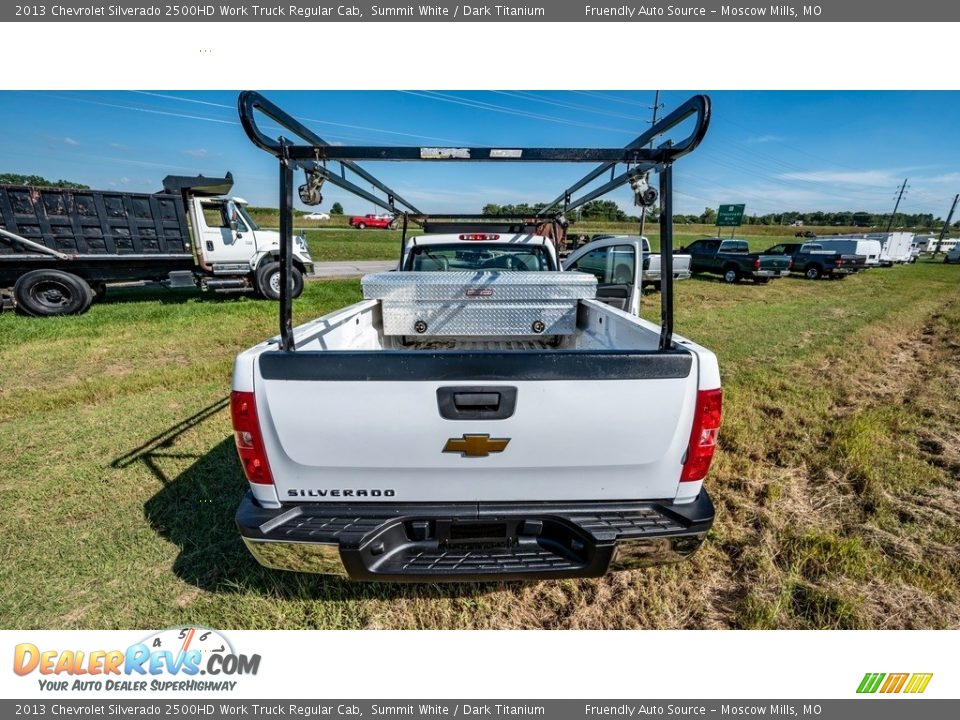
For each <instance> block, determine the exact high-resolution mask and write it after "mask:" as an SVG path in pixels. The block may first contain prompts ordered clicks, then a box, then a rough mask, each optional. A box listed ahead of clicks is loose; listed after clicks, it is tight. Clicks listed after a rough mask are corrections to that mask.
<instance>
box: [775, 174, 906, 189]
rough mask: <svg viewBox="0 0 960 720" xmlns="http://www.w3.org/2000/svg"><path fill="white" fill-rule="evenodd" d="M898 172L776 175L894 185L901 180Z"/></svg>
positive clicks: (845, 182) (846, 183) (856, 183)
mask: <svg viewBox="0 0 960 720" xmlns="http://www.w3.org/2000/svg"><path fill="white" fill-rule="evenodd" d="M900 172H901V171H896V170H807V171H803V172H790V173H783V174H781V175H778V176H777V177H779V178H781V179H783V180H801V181H806V182H822V183H838V184H842V185H869V186H872V187H882V186H886V185H891V186H896V185H899V184H900V183H901V182H903V177H901V175H900Z"/></svg>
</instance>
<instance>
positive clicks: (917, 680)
mask: <svg viewBox="0 0 960 720" xmlns="http://www.w3.org/2000/svg"><path fill="white" fill-rule="evenodd" d="M931 678H933V673H889V674H887V673H866V674H865V675H864V676H863V680H861V681H860V685H859V686H858V687H857V693H860V694H866V695H870V694H873V693H881V694H887V695H889V694H892V693H909V694H914V695H916V694H919V693H922V692H923V691H924V690H926V689H927V685H929V684H930V680H931Z"/></svg>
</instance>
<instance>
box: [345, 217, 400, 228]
mask: <svg viewBox="0 0 960 720" xmlns="http://www.w3.org/2000/svg"><path fill="white" fill-rule="evenodd" d="M392 226H393V216H392V215H354V216H353V217H352V218H350V227H355V228H357V229H359V230H363V229H365V228H368V227H369V228H389V227H392Z"/></svg>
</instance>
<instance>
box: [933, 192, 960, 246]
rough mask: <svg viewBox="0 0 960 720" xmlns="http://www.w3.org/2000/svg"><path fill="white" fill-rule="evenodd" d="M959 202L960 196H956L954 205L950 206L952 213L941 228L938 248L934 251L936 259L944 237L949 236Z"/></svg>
mask: <svg viewBox="0 0 960 720" xmlns="http://www.w3.org/2000/svg"><path fill="white" fill-rule="evenodd" d="M958 200H960V194H958V195H954V196H953V205H951V206H950V212H948V213H947V221H946V222H945V223H944V224H943V227H942V228H940V237H939V238H937V247H936V249H935V250H934V251H933V256H934V257H936V256H937V255H939V254H940V244H941V243H942V242H943V236H944V235H946V234H947V230H948V229H949V228H950V221H951V220H953V211H954V210H956V209H957V201H958Z"/></svg>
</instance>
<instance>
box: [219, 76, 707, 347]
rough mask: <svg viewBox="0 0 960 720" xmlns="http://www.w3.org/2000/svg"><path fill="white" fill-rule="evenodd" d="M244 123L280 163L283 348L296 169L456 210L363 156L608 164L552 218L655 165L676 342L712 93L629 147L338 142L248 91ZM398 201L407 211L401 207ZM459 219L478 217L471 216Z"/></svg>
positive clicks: (288, 330)
mask: <svg viewBox="0 0 960 720" xmlns="http://www.w3.org/2000/svg"><path fill="white" fill-rule="evenodd" d="M237 105H238V110H239V113H240V122H241V124H242V125H243V129H244V130H245V131H246V133H247V136H248V137H249V138H250V140H251V141H252V142H253V143H254V144H255V145H256V146H257V147H259V148H261V149H262V150H264V151H266V152H268V153H270V154H271V155H274V156H275V157H276V158H278V160H279V161H280V349H281V350H285V351H292V350H294V342H293V323H292V298H291V295H290V275H291V272H292V267H293V171H294V169H302V170H304V171H306V172H307V173H312V174H314V175H315V176H319V177H321V178H323V180H324V181H328V182H330V183H331V184H333V185H336V186H337V187H340V188H342V189H344V190H347V191H348V192H350V193H352V194H354V195H356V196H357V197H360V198H363V199H364V200H367V201H368V202H371V203H373V204H374V205H376V206H377V207H380V208H383V209H384V210H387V211H389V212H390V213H392V214H394V215H400V214H402V215H403V216H404V227H406V225H407V219H408V218H409V219H413V220H414V221H416V220H417V219H418V218H420V219H422V218H435V219H438V220H439V219H441V218H442V219H452V218H453V216H449V215H448V216H444V215H428V214H426V213H423V212H421V211H420V210H418V209H417V208H416V207H414V206H413V205H412V204H410V203H409V202H408V201H406V200H404V199H403V198H402V197H401V196H400V195H399V194H398V193H396V192H394V191H393V190H392V189H391V188H389V187H388V186H387V185H385V184H384V183H382V182H381V181H380V180H378V179H377V178H376V177H374V176H373V175H371V174H370V173H369V172H367V171H366V170H364V169H363V168H362V167H360V166H359V165H357V164H356V161H361V160H377V161H421V162H437V163H449V162H500V163H515V162H564V163H600V164H599V165H598V166H597V167H596V168H594V169H593V170H591V171H590V172H589V173H587V174H586V175H585V176H584V177H583V178H581V179H580V180H579V181H577V182H576V183H574V184H573V185H571V186H570V187H568V188H567V189H566V190H564V192H563V194H561V195H560V196H559V197H557V198H556V199H555V200H554V201H553V202H552V203H550V204H549V205H548V206H547V207H545V208H544V209H543V210H541V211H540V212H539V213H538V214H537V215H536V217H539V218H541V219H543V220H546V219H548V217H549V216H550V213H551V212H553V214H554V216H555V217H557V216H559V215H561V214H563V213H566V212H569V211H570V210H573V209H575V208H577V207H580V206H581V205H584V204H585V203H587V202H590V201H591V200H594V199H596V198H598V197H600V196H602V195H605V194H606V193H609V192H611V191H612V190H614V189H616V188H619V187H621V186H623V185H626V184H629V183H631V182H633V181H635V180H636V179H637V178H638V177H640V176H644V175H646V174H647V173H649V172H651V171H656V172H657V173H658V174H659V178H660V257H661V261H660V266H661V274H662V280H663V282H662V284H661V295H660V302H661V305H660V313H661V331H660V350H661V351H665V350H669V349H671V348H672V347H673V340H672V337H673V163H674V162H676V160H678V159H679V158H681V157H683V156H684V155H686V154H688V153H690V152H692V151H693V150H695V149H696V147H697V146H698V145H699V144H700V142H701V141H702V140H703V137H704V135H705V134H706V132H707V127H708V126H709V124H710V98H709V97H707V96H706V95H694V96H693V97H691V98H689V99H688V100H687V101H686V102H684V103H683V104H682V105H680V106H679V107H678V108H676V109H675V110H673V111H672V112H671V113H669V114H668V115H666V116H664V117H663V118H661V119H660V120H658V121H657V122H656V123H654V124H653V125H651V127H650V128H648V129H647V130H646V131H645V132H643V133H642V134H641V135H639V136H638V137H637V138H636V139H635V140H634V141H633V142H631V143H629V144H628V145H626V146H625V147H621V148H589V147H575V148H570V147H553V148H543V147H539V148H538V147H509V146H504V147H426V146H369V145H353V146H351V145H331V144H329V143H327V142H326V141H325V140H323V139H322V138H320V137H319V136H318V135H317V134H316V133H314V132H313V131H312V130H310V129H309V128H308V127H306V126H305V125H303V124H302V123H301V122H299V121H298V120H296V119H295V118H293V117H291V116H290V115H288V114H287V113H286V112H284V111H283V110H281V109H280V108H279V107H277V106H276V105H274V104H273V103H272V102H270V101H269V100H268V99H267V98H265V97H264V96H263V95H261V94H260V93H257V92H254V91H250V90H247V91H244V92H242V93H240V96H239V98H238V101H237ZM258 112H259V113H262V114H263V115H265V116H267V117H268V118H270V120H272V121H273V122H274V123H276V124H277V125H279V126H280V127H281V128H282V129H283V130H286V131H289V132H290V133H292V135H293V136H295V137H297V138H299V139H300V140H302V141H303V142H304V143H305V144H295V143H293V142H291V141H290V140H289V139H287V138H285V137H283V136H281V137H279V138H277V139H273V138H271V137H270V136H268V135H267V134H266V133H264V132H263V130H261V128H260V127H259V125H257V119H256V114H257V113H258ZM690 117H694V118H695V120H694V126H693V129H692V131H691V132H690V133H689V134H688V135H687V136H686V137H685V138H683V139H682V140H669V139H667V140H664V141H663V142H662V143H661V144H660V145H657V146H656V147H650V145H651V144H652V143H654V142H655V141H656V139H657V138H659V137H661V136H665V135H666V133H667V132H668V131H670V130H672V129H673V128H675V127H677V126H678V125H680V124H681V123H683V122H684V121H685V120H687V119H688V118H690ZM327 163H339V164H340V167H341V172H340V173H339V174H338V173H335V172H332V171H331V170H330V169H329V168H328V167H327ZM620 164H623V165H625V166H626V170H625V171H624V172H622V173H621V174H620V175H616V176H612V177H611V179H610V180H609V181H607V182H606V183H604V184H603V185H601V186H600V187H598V188H596V189H594V190H591V191H588V192H586V193H585V194H583V195H582V196H580V197H578V198H575V199H574V198H573V193H575V192H577V191H578V190H580V189H582V188H584V187H586V186H587V185H588V184H590V183H591V182H593V181H594V180H596V179H597V178H599V177H600V176H601V175H603V174H604V173H605V172H607V171H610V172H611V174H612V173H613V172H614V168H615V167H616V166H617V165H620ZM346 170H349V171H351V172H352V173H354V174H356V175H357V176H358V177H360V178H362V179H363V180H364V181H366V182H367V183H369V184H371V185H372V186H373V187H374V188H375V189H377V190H380V191H381V192H383V193H385V194H386V196H387V199H386V200H383V199H382V198H380V197H378V196H376V195H374V194H373V193H371V192H369V191H367V190H365V189H364V188H362V187H360V186H358V185H357V184H355V183H353V182H351V181H350V180H348V179H347V178H346ZM398 205H399V206H401V209H398ZM459 217H467V218H471V217H477V216H475V215H464V216H459Z"/></svg>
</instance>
